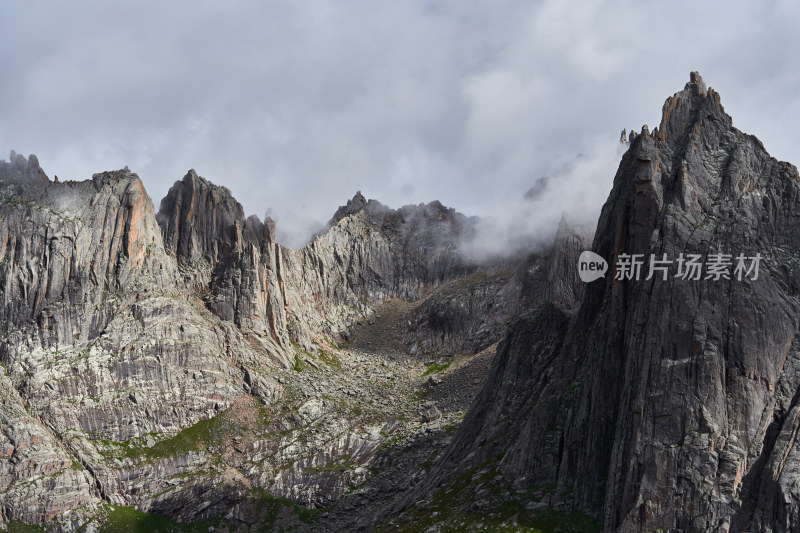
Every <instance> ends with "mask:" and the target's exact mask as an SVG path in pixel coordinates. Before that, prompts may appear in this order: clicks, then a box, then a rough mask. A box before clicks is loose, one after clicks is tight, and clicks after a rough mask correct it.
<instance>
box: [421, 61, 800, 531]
mask: <svg viewBox="0 0 800 533" xmlns="http://www.w3.org/2000/svg"><path fill="white" fill-rule="evenodd" d="M799 213H800V178H799V177H798V172H797V169H796V168H795V167H794V166H792V165H790V164H788V163H782V162H779V161H776V160H775V159H773V158H772V157H770V156H769V155H768V154H767V153H766V151H765V150H764V148H763V146H762V145H761V143H760V142H759V141H758V139H756V138H755V137H753V136H750V135H746V134H744V133H742V132H740V131H738V130H737V129H735V128H733V126H732V123H731V118H730V117H729V116H728V115H727V114H726V113H725V112H724V110H723V108H722V105H721V104H720V98H719V95H718V94H717V93H716V92H714V91H713V90H712V89H707V88H706V86H705V85H704V84H703V82H702V80H701V79H700V77H699V75H697V74H696V73H693V74H692V77H691V81H690V82H689V83H688V84H687V85H686V87H685V88H684V90H683V91H681V92H679V93H677V94H675V95H674V96H672V97H670V98H669V99H668V100H667V102H666V104H665V105H664V112H663V118H662V121H661V124H660V125H659V127H658V128H657V129H655V130H654V131H653V133H649V132H648V131H647V129H646V128H645V129H643V130H642V133H640V134H638V135H634V136H631V142H630V146H629V148H628V151H627V152H626V153H625V155H624V156H623V158H622V162H621V164H620V166H619V170H618V172H617V175H616V177H615V181H614V188H613V190H612V192H611V194H610V196H609V199H608V201H607V202H606V205H605V207H604V208H603V211H602V214H601V217H600V220H599V222H598V226H597V232H596V236H595V239H594V243H593V246H592V249H593V250H594V251H595V252H597V253H598V254H600V255H601V256H603V257H605V258H607V259H608V260H609V262H610V263H611V264H612V269H613V264H614V263H615V261H616V260H617V258H618V257H620V255H621V254H623V253H629V254H635V253H639V254H645V257H648V256H649V255H650V254H655V255H656V256H657V257H658V258H659V259H660V258H662V255H663V254H666V255H667V257H668V258H671V259H673V260H677V258H678V257H679V256H680V254H685V255H686V254H701V255H702V256H703V259H704V261H707V257H708V254H715V253H726V254H732V255H733V258H734V259H733V265H732V266H731V268H730V271H731V274H730V278H731V279H720V280H714V279H713V278H712V279H707V278H706V275H707V273H706V272H705V271H704V272H703V274H702V279H699V280H692V279H681V278H680V277H676V273H677V271H676V268H677V266H676V265H673V270H672V271H671V274H670V276H669V278H668V279H666V280H662V279H661V276H660V274H656V277H655V278H654V279H650V280H646V279H645V277H646V273H647V265H645V267H643V273H642V276H641V279H639V280H618V279H613V276H607V277H606V278H605V279H602V278H601V279H600V280H598V281H595V282H593V283H591V284H589V285H588V286H587V287H586V293H585V295H584V297H583V299H582V302H581V304H580V308H579V310H578V312H577V314H576V315H575V316H574V317H572V318H569V317H568V316H566V315H564V314H563V312H562V311H561V310H559V309H557V308H556V307H555V306H545V307H543V308H541V309H539V310H536V311H533V312H532V313H531V314H530V315H528V316H527V317H525V318H524V319H523V320H521V321H520V322H519V323H518V324H517V325H516V326H515V327H513V328H512V331H511V333H510V335H509V336H508V338H507V339H506V340H505V341H504V342H503V343H502V345H501V347H500V348H499V350H498V357H497V359H496V362H495V366H494V368H493V370H492V374H491V376H490V377H489V379H488V381H487V383H486V385H485V387H484V389H483V391H482V392H481V394H480V396H479V398H478V400H477V401H476V403H475V404H474V405H473V407H472V409H471V410H470V412H469V413H468V415H467V418H466V420H465V423H464V425H463V426H462V428H461V431H460V432H459V434H458V436H457V437H456V439H455V441H454V444H453V446H452V447H451V449H450V451H449V454H448V459H447V460H446V461H444V462H443V463H442V464H441V465H440V466H439V467H438V474H437V475H436V476H435V477H434V479H436V480H440V481H441V480H443V479H451V478H452V476H453V475H457V473H458V472H463V471H465V470H466V469H469V468H470V467H475V466H478V465H480V464H482V463H483V462H485V461H487V460H492V457H496V458H498V457H499V458H502V459H501V460H499V462H498V463H497V469H498V471H499V472H501V473H502V476H503V477H504V479H505V480H506V481H507V483H508V484H509V485H510V486H511V487H513V488H517V489H522V490H526V491H527V492H528V493H529V494H533V495H534V498H535V501H537V502H540V504H537V505H546V506H553V507H555V508H557V509H567V510H568V509H578V510H581V511H584V512H586V513H588V514H590V515H593V516H595V517H596V518H597V519H599V520H600V521H601V523H602V524H603V528H604V530H605V531H609V532H611V531H631V532H633V531H636V532H640V531H652V530H658V529H661V528H663V529H664V530H666V529H669V528H676V529H675V530H681V531H759V532H761V531H763V532H767V531H790V530H793V529H794V528H796V526H797V515H798V512H799V510H800V502H798V497H797V493H796V488H795V487H796V483H797V478H796V476H795V475H794V472H795V470H796V468H795V462H794V460H793V457H794V455H795V454H796V453H797V443H796V429H795V428H796V423H795V422H796V411H797V406H796V405H795V404H796V401H797V391H798V387H800V374H798V362H800V352H798V343H797V341H796V334H797V331H798V326H800V300H798V281H797V280H798V275H797V264H798V259H799V258H800V257H798V251H797V250H798V249H800V248H798V247H799V246H800V226H798V224H797V220H798V214H799ZM738 254H744V255H745V256H747V257H754V256H756V254H760V255H761V257H762V260H761V263H760V269H759V274H758V278H757V279H753V276H752V275H751V276H750V277H748V276H744V277H743V278H742V279H741V280H739V279H737V278H736V276H735V274H734V268H735V266H736V259H735V258H736V256H738ZM454 472H455V474H453V473H454Z"/></svg>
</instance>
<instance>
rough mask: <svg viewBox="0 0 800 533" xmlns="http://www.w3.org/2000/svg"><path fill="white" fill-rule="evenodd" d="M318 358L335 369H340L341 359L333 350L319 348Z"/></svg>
mask: <svg viewBox="0 0 800 533" xmlns="http://www.w3.org/2000/svg"><path fill="white" fill-rule="evenodd" d="M319 359H320V361H322V362H323V363H325V364H326V365H328V366H329V367H331V368H334V369H336V370H341V369H342V360H341V359H339V358H338V357H337V356H336V354H335V353H333V352H329V351H328V350H320V351H319Z"/></svg>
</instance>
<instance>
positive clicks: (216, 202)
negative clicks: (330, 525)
mask: <svg viewBox="0 0 800 533" xmlns="http://www.w3.org/2000/svg"><path fill="white" fill-rule="evenodd" d="M0 202H1V203H0V258H2V260H1V261H0V301H1V302H2V306H0V324H2V337H0V361H2V363H3V365H4V368H5V370H6V372H7V375H6V376H3V377H1V378H0V386H1V387H0V391H2V408H1V409H0V417H2V419H3V421H4V425H3V431H2V435H1V436H0V446H1V448H0V471H2V472H3V476H2V478H3V480H2V486H0V510H1V511H0V519H2V520H21V521H24V522H28V523H42V522H48V521H50V523H51V524H53V523H58V524H61V525H60V527H62V528H64V529H66V530H72V529H76V528H77V527H79V526H80V525H81V524H83V523H86V521H87V520H89V519H96V520H102V516H103V513H104V512H107V511H108V505H109V504H112V505H130V506H133V505H135V506H138V508H139V509H142V510H145V511H151V512H158V513H161V514H165V515H167V516H171V517H173V518H176V519H180V520H187V521H190V520H197V519H203V518H209V517H213V516H220V515H221V514H226V513H229V511H230V513H233V514H231V515H230V519H231V520H234V521H235V520H240V521H246V520H249V519H251V518H252V517H250V514H249V513H250V512H251V511H252V509H254V508H258V506H259V505H261V504H259V503H258V502H256V503H252V501H255V500H253V496H252V495H253V491H254V490H255V489H263V490H268V491H269V492H270V493H271V494H274V495H276V496H283V497H289V498H292V499H293V500H295V501H298V502H300V503H303V504H305V505H311V506H314V505H323V504H327V503H330V502H331V501H334V500H335V499H337V498H339V497H340V496H341V495H343V494H345V493H346V492H347V491H348V489H349V488H352V487H353V486H354V485H357V484H359V483H361V482H363V480H364V479H365V477H366V476H367V475H368V474H369V471H368V470H367V469H366V468H363V467H362V466H361V464H362V463H365V462H368V461H369V460H370V459H371V458H372V456H373V455H374V454H375V453H376V451H377V450H378V449H379V448H380V447H381V446H382V445H383V443H384V441H385V440H386V439H387V438H388V435H390V434H391V432H392V431H394V429H393V428H395V427H396V425H397V422H396V420H394V421H393V420H383V419H384V418H386V417H387V416H386V415H380V410H379V409H378V408H377V407H375V408H373V407H372V406H370V408H369V409H367V412H368V413H370V414H369V416H370V417H372V418H369V419H365V418H364V416H365V415H362V414H361V413H362V412H363V411H364V408H363V407H358V408H357V409H356V408H355V407H348V408H347V409H344V408H343V407H342V405H349V403H348V402H350V401H351V400H349V399H348V398H349V397H350V396H352V395H354V394H355V393H354V392H353V391H354V390H358V389H357V387H356V388H355V389H354V388H353V386H354V385H353V384H352V383H350V381H348V379H350V376H345V377H342V376H339V377H336V376H338V374H337V359H336V357H335V356H330V355H326V354H327V352H325V351H324V349H323V348H324V347H326V346H327V347H330V345H329V344H328V341H329V340H330V341H331V342H333V341H334V340H342V339H344V338H346V337H347V336H348V335H349V333H350V330H351V329H352V326H353V324H354V323H355V322H356V321H357V320H360V319H363V318H364V317H367V316H371V315H373V314H374V308H375V306H376V305H378V304H380V303H381V302H383V301H384V300H386V299H388V298H392V297H398V296H399V297H403V298H407V299H415V298H421V297H423V296H424V295H426V294H428V293H430V291H431V290H432V288H433V287H435V286H436V285H438V284H439V283H441V282H445V281H448V280H452V279H456V278H458V277H461V276H463V275H465V274H467V273H470V272H473V271H475V270H476V268H477V266H475V265H471V264H467V263H466V262H464V261H463V260H462V259H461V258H460V255H459V253H458V250H457V247H458V242H459V239H460V238H461V237H462V235H464V234H465V233H468V232H469V231H470V224H471V222H470V220H469V219H466V218H465V217H463V216H462V215H459V214H457V213H455V212H454V211H453V210H451V209H447V208H445V207H443V206H442V205H441V204H439V203H438V202H434V203H432V204H428V205H420V206H409V207H405V208H402V209H400V210H392V209H389V208H386V207H384V206H382V205H380V204H379V203H377V202H375V201H370V202H366V200H364V199H363V197H361V196H360V194H359V195H356V197H355V198H354V199H353V200H351V201H350V202H349V203H348V205H347V206H344V207H342V208H341V209H340V210H339V212H337V214H336V216H335V217H334V219H333V220H332V222H331V227H330V228H329V229H328V231H326V232H324V233H322V234H321V235H319V236H318V237H317V238H316V239H315V240H314V241H313V242H312V243H310V244H309V245H308V246H307V247H305V248H304V249H301V250H289V249H287V248H284V247H282V246H280V245H278V244H276V243H275V228H274V224H273V223H272V222H271V221H270V220H266V221H264V222H262V221H260V220H258V219H257V218H256V217H250V218H245V216H244V212H243V210H242V207H241V205H240V204H239V203H238V202H237V201H236V200H235V199H234V198H233V197H232V196H231V194H230V192H229V191H228V190H227V189H225V188H224V187H218V186H216V185H214V184H212V183H210V182H208V181H207V180H205V179H203V178H201V177H200V176H198V175H197V174H196V173H195V172H194V171H190V172H189V173H188V174H187V175H186V176H185V177H184V178H183V179H182V180H181V181H179V182H176V184H175V185H174V186H173V187H172V189H171V190H170V191H169V194H168V195H167V197H166V198H165V199H164V200H163V201H162V203H161V208H160V210H159V213H158V215H156V213H155V212H154V210H153V206H152V202H151V201H150V198H149V197H148V196H147V194H146V192H145V191H144V187H143V185H142V183H141V181H140V180H139V178H138V177H137V176H136V175H135V174H133V173H131V172H130V171H128V170H127V169H124V170H120V171H115V172H105V173H101V174H97V175H95V176H94V177H93V178H92V179H91V180H87V181H83V182H70V181H67V182H60V183H59V182H51V181H50V180H49V179H48V178H47V176H46V175H45V173H44V172H43V171H42V170H41V169H40V168H39V165H38V162H37V160H36V158H35V156H31V157H29V158H27V159H26V158H24V157H22V156H18V155H16V154H12V157H11V162H9V163H6V162H0ZM320 357H327V359H326V360H327V363H323V362H322V360H321V359H319V358H320ZM315 361H316V362H315ZM354 364H357V365H359V366H363V364H364V363H363V362H359V363H354ZM385 364H386V363H385V362H384V365H385ZM308 365H312V366H313V368H315V369H316V370H317V371H318V372H320V373H321V374H320V375H319V376H317V380H316V381H314V380H312V379H310V378H309V377H308V376H306V375H305V374H300V373H299V372H300V370H298V369H299V368H301V367H303V366H308ZM293 367H294V369H295V370H291V369H292V368H293ZM383 369H384V367H383V366H382V367H380V368H379V369H378V371H379V374H378V376H379V379H385V377H384V375H383V373H384V371H385V370H383ZM326 373H327V374H326ZM330 373H333V377H331V376H328V374H330ZM334 377H336V379H334ZM331 380H332V381H331ZM342 380H344V383H342ZM356 385H357V386H358V387H368V388H369V387H371V385H370V383H369V382H368V381H365V382H364V383H363V384H361V383H357V384H356ZM369 390H372V389H369ZM371 394H372V393H371ZM374 394H375V395H377V398H375V399H372V400H370V401H372V402H375V403H376V405H379V406H380V405H385V404H386V401H387V400H385V399H384V398H383V397H382V394H383V393H382V392H381V391H380V388H379V389H378V390H377V391H376V392H374ZM312 395H313V396H314V397H317V396H320V397H321V396H322V395H325V396H326V398H327V399H326V400H324V401H321V402H320V401H318V400H317V399H316V398H312ZM331 398H334V400H331ZM251 400H253V401H255V402H256V407H252V405H251V404H252V402H251ZM314 402H317V403H314ZM353 402H355V400H353ZM378 402H383V404H381V403H378ZM278 406H281V407H280V408H279V407H278ZM348 409H349V410H350V411H348ZM408 409H409V410H410V412H413V409H412V408H411V407H408ZM266 412H269V413H272V414H271V415H270V416H271V418H268V419H267V418H265V417H266V416H267V415H266V414H264V413H266ZM376 419H377V420H379V422H375V420H376ZM210 427H214V428H217V429H216V430H215V431H213V432H212V431H211V430H209V429H208V428H210ZM242 427H243V428H245V430H246V431H245V434H246V435H245V436H244V437H243V436H242V435H240V434H239V433H237V431H238V430H236V429H235V428H240V429H241V428H242ZM212 434H213V438H212V437H211V436H209V435H212ZM301 437H302V438H303V439H305V440H304V442H306V445H304V446H301V445H299V444H298V442H297V439H298V438H301ZM229 438H230V439H232V440H231V441H230V442H228V441H227V440H226V439H229ZM243 438H246V439H247V440H246V442H247V445H246V446H245V444H244V443H243V442H244V441H242V440H241V439H243ZM192 439H194V440H192ZM197 439H199V441H198V440H197ZM237 439H238V440H237ZM340 464H346V465H348V466H347V468H334V467H331V466H330V465H340ZM220 465H222V466H220ZM44 494H46V495H47V497H44V496H43V495H44ZM198 499H201V500H202V501H203V502H209V503H208V505H205V504H203V505H194V504H191V503H192V502H196V501H197V500H198ZM256 500H257V498H256ZM259 501H260V500H259ZM247 502H251V503H252V505H250V504H248V503H247ZM201 503H202V502H201ZM248 505H250V506H249V507H248ZM248 517H250V518H248Z"/></svg>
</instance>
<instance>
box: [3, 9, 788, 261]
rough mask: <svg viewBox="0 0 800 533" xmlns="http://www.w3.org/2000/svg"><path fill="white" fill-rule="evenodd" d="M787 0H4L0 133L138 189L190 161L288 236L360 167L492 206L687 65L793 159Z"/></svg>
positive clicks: (420, 193) (463, 203)
mask: <svg viewBox="0 0 800 533" xmlns="http://www.w3.org/2000/svg"><path fill="white" fill-rule="evenodd" d="M795 11H796V8H795V7H794V4H793V3H791V2H784V1H779V2H775V3H772V4H760V3H748V2H735V3H730V2H711V3H702V4H698V3H696V2H688V1H678V2H669V3H663V2H639V1H636V2H634V1H632V0H607V1H599V0H596V1H590V2H586V1H580V2H578V1H563V0H559V1H553V0H547V1H543V2H537V3H530V2H524V1H522V0H502V1H493V2H489V1H486V0H482V1H476V2H459V1H456V0H441V1H434V0H411V1H408V2H396V3H375V2H367V1H366V0H352V1H347V2H338V3H331V2H323V1H315V0H293V1H277V0H272V1H267V2H255V1H247V0H241V1H237V2H225V3H220V2H188V1H186V2H168V3H167V2H153V1H140V2H115V3H108V2H99V1H82V2H80V1H79V2H70V3H63V2H57V1H55V0H40V1H33V2H21V1H15V0H12V1H10V2H4V5H3V8H2V16H0V72H2V73H3V83H2V84H0V116H2V117H3V120H2V121H0V149H2V148H3V147H4V146H5V147H6V149H11V148H13V149H16V150H18V151H22V152H26V153H28V152H33V153H36V154H37V155H38V156H39V158H40V161H41V162H42V165H43V167H44V168H45V169H46V170H47V171H48V172H49V173H50V174H59V176H61V177H69V178H75V179H79V178H80V179H82V178H87V177H89V176H90V175H91V174H92V173H93V172H99V171H102V170H107V169H113V168H121V167H123V166H125V165H128V166H129V167H130V168H131V169H133V170H135V171H137V172H138V173H139V174H140V175H141V176H142V178H143V179H144V181H145V184H146V185H147V187H148V191H149V192H150V194H151V195H152V196H153V197H154V199H155V203H156V204H157V203H158V201H159V199H160V198H161V197H162V196H163V195H164V194H165V192H166V190H167V188H168V187H169V186H170V185H171V184H172V183H173V182H174V181H175V180H176V179H179V178H181V177H182V176H183V174H184V173H185V172H186V170H188V169H189V168H195V169H196V170H197V171H198V172H199V173H200V174H201V175H203V176H205V177H207V178H209V179H211V180H212V181H215V182H217V183H221V184H224V185H227V186H228V187H229V188H230V189H231V190H232V191H233V192H234V194H235V195H236V196H237V198H238V199H239V200H240V201H241V202H242V203H243V204H244V206H245V209H246V211H247V212H248V213H256V214H259V215H262V214H263V213H264V212H265V211H266V209H267V208H270V207H271V208H272V209H273V212H274V216H275V218H276V219H277V221H278V231H279V235H281V238H283V239H284V240H286V241H287V242H289V243H291V244H295V245H297V244H300V243H301V242H302V239H303V237H304V236H305V235H308V234H309V233H310V231H311V229H312V228H313V227H314V225H315V224H319V223H323V222H324V221H327V220H328V218H330V216H331V215H332V213H333V211H334V210H335V208H336V206H337V205H339V204H341V203H344V201H345V200H346V199H347V198H349V197H350V196H352V194H353V193H354V192H355V191H356V190H359V189H360V190H362V191H363V192H364V193H365V194H366V195H368V196H371V197H375V198H378V199H379V200H381V201H383V202H384V203H387V204H389V205H393V206H399V205H401V204H403V203H408V202H414V203H416V202H420V201H429V200H433V199H439V200H441V201H442V202H443V203H445V204H446V205H452V206H454V207H456V208H458V209H460V210H462V211H465V212H467V214H482V215H495V216H498V215H500V214H502V213H505V212H507V211H508V203H509V202H512V203H513V202H515V201H516V199H517V198H519V197H521V195H522V194H523V193H524V192H525V190H527V189H528V188H529V187H530V186H531V185H532V184H533V182H534V181H535V180H536V178H538V177H540V176H544V175H554V173H555V172H557V171H558V169H559V168H562V167H563V166H564V165H565V164H566V162H568V161H571V160H573V159H574V158H575V156H576V155H577V154H579V153H584V154H590V153H594V152H597V151H598V148H597V146H598V141H597V139H600V138H604V139H613V140H614V141H615V140H616V137H617V135H618V134H619V130H621V129H622V128H623V127H627V128H631V127H634V128H636V129H638V128H639V127H641V125H642V124H643V123H649V124H650V125H651V126H653V125H654V124H655V123H657V122H658V118H659V115H660V109H661V104H662V103H663V101H664V99H665V97H666V96H668V95H669V94H671V93H673V92H675V91H677V90H680V89H681V88H682V87H683V84H684V83H685V82H686V81H687V79H688V73H689V71H690V70H700V72H701V73H702V74H703V76H704V78H705V79H706V81H707V82H708V83H709V85H711V86H713V87H714V88H715V89H717V90H719V91H720V93H721V94H722V99H723V104H724V105H725V106H726V109H727V110H728V111H729V112H730V113H731V114H732V115H733V116H734V123H735V124H736V125H737V126H738V127H740V128H742V129H744V130H745V131H747V132H749V133H754V134H756V135H758V136H759V137H760V138H761V139H762V140H763V141H764V143H765V145H766V147H767V149H768V150H770V151H771V152H772V153H773V155H775V156H777V157H780V158H783V159H790V160H794V161H800V149H798V148H797V146H796V143H794V142H793V139H794V131H793V130H794V128H793V126H794V123H796V122H797V119H798V114H800V96H798V95H800V90H799V89H800V74H799V73H798V72H799V71H798V69H796V68H792V65H793V63H792V62H793V60H794V58H795V57H797V56H798V52H800V49H798V46H800V45H799V44H798V40H797V39H796V35H797V31H798V29H800V28H798V24H800V22H798V21H800V17H797V16H793V15H794V14H795ZM598 157H599V158H600V159H603V158H604V157H605V156H602V155H600V154H598ZM594 159H595V158H592V160H594ZM612 177H613V171H612V172H611V174H610V175H609V176H608V178H607V179H608V183H609V184H610V180H611V178H612ZM567 181H569V180H567ZM570 183H572V186H571V187H570V188H569V189H568V190H565V191H562V193H563V194H559V196H558V197H554V198H553V201H552V202H551V203H554V202H555V201H558V202H561V203H563V204H564V205H566V206H570V205H575V206H580V205H581V202H582V200H581V199H580V198H581V195H582V194H584V192H583V189H584V188H589V189H590V188H591V184H586V183H584V182H582V181H580V180H579V179H577V178H576V181H574V183H573V182H571V181H570ZM592 183H594V182H592ZM589 189H587V190H589ZM590 196H591V197H592V198H595V199H596V198H597V197H600V198H602V199H604V198H605V194H601V195H599V196H598V195H595V194H592V195H590ZM553 216H555V215H553ZM501 218H502V217H501ZM551 218H552V217H551ZM529 229H530V231H533V232H536V231H539V230H538V229H537V226H536V225H535V224H534V225H532V226H531V227H530V228H529Z"/></svg>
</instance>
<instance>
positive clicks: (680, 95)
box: [653, 72, 732, 142]
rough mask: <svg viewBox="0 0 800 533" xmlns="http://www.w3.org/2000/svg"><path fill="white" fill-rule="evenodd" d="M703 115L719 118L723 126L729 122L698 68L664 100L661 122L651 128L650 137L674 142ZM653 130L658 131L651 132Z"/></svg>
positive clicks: (730, 121) (712, 90)
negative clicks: (655, 127)
mask: <svg viewBox="0 0 800 533" xmlns="http://www.w3.org/2000/svg"><path fill="white" fill-rule="evenodd" d="M706 117H708V118H712V119H715V120H719V121H720V122H722V123H723V124H724V125H726V126H731V125H732V120H731V117H730V116H729V115H728V114H727V113H725V110H724V109H723V108H722V104H721V103H720V97H719V94H718V93H717V92H716V91H714V89H710V88H708V87H707V86H706V83H705V82H704V81H703V78H702V76H700V74H699V73H698V72H691V73H690V74H689V83H687V84H686V85H685V86H684V88H683V90H682V91H680V92H677V93H675V94H674V95H672V96H670V97H669V98H667V101H666V102H664V107H663V108H662V115H661V124H660V125H659V127H658V128H657V130H654V132H653V133H654V137H657V138H659V139H660V140H663V141H670V142H678V141H680V140H681V139H683V138H684V136H685V135H687V134H688V133H689V132H690V131H691V129H692V128H693V127H694V125H695V123H696V122H697V120H698V119H700V118H706ZM656 131H657V132H659V133H658V135H655V133H656Z"/></svg>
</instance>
